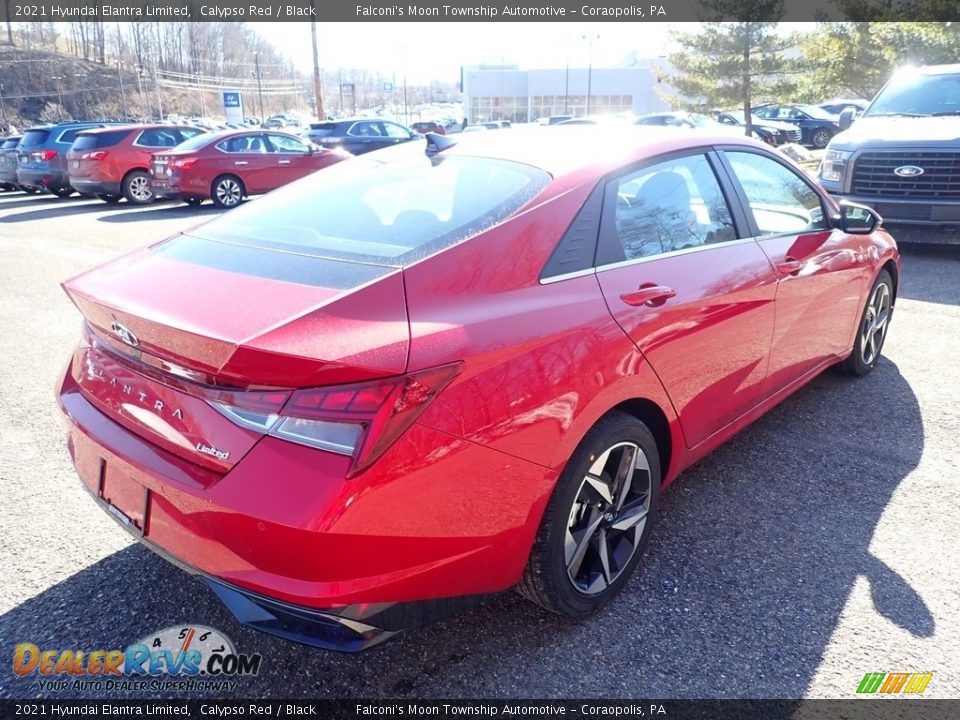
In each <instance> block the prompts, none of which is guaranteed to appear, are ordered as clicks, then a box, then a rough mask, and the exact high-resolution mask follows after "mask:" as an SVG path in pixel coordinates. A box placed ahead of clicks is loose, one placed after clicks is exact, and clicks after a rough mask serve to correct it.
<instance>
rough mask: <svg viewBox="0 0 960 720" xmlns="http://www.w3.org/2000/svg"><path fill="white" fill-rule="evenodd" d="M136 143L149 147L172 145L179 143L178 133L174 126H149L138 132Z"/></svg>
mask: <svg viewBox="0 0 960 720" xmlns="http://www.w3.org/2000/svg"><path fill="white" fill-rule="evenodd" d="M136 144H137V145H142V146H143V147H151V148H165V147H173V146H174V145H179V144H180V135H179V133H177V131H176V130H175V129H174V128H151V129H149V130H144V131H143V132H142V133H140V137H138V138H137V140H136Z"/></svg>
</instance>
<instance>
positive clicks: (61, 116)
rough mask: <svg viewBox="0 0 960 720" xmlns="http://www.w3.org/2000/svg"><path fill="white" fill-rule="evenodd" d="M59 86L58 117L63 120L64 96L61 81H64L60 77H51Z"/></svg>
mask: <svg viewBox="0 0 960 720" xmlns="http://www.w3.org/2000/svg"><path fill="white" fill-rule="evenodd" d="M50 79H51V80H53V81H54V82H55V83H56V84H57V117H58V118H59V119H60V120H63V96H62V95H61V94H60V81H61V80H63V77H62V76H60V75H53V76H51V77H50Z"/></svg>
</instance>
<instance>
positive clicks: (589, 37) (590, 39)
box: [581, 32, 600, 116]
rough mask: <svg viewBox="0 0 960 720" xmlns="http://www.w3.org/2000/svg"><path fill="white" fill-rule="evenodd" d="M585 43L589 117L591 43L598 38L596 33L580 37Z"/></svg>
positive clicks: (588, 112)
mask: <svg viewBox="0 0 960 720" xmlns="http://www.w3.org/2000/svg"><path fill="white" fill-rule="evenodd" d="M581 37H582V38H583V39H584V40H586V41H587V115H588V116H589V115H590V96H591V94H592V85H593V41H594V40H596V39H598V38H599V37H600V36H599V35H598V34H596V33H592V32H591V33H586V34H584V35H582V36H581Z"/></svg>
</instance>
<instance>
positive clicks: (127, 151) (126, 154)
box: [67, 125, 204, 205]
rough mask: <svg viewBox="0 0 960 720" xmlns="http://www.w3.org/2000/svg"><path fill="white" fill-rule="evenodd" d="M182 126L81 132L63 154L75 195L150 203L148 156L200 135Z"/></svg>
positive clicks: (111, 200)
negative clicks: (65, 153)
mask: <svg viewBox="0 0 960 720" xmlns="http://www.w3.org/2000/svg"><path fill="white" fill-rule="evenodd" d="M203 132H204V131H203V130H201V129H200V128H195V127H188V126H184V125H126V126H122V127H116V126H114V127H108V128H98V129H96V130H84V131H83V132H81V133H79V134H78V135H77V139H76V140H74V141H73V145H72V146H71V148H70V151H69V152H68V153H67V175H68V177H69V179H70V185H71V186H72V187H73V188H74V189H75V190H77V191H78V192H81V193H84V194H86V195H96V196H97V197H98V198H100V199H101V200H104V201H106V202H108V203H116V202H120V199H121V198H126V199H127V202H129V203H132V204H134V205H143V204H145V203H149V202H153V199H154V197H153V193H152V192H151V190H150V184H149V176H148V173H149V169H150V156H151V155H152V154H153V153H154V152H155V151H156V150H158V149H159V148H172V147H174V146H176V145H179V144H180V143H182V142H183V141H185V140H189V139H190V138H193V137H196V136H198V135H202V134H203Z"/></svg>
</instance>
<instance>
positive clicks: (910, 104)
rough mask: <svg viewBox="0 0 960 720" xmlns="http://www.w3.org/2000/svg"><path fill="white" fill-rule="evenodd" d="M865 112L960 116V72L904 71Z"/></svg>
mask: <svg viewBox="0 0 960 720" xmlns="http://www.w3.org/2000/svg"><path fill="white" fill-rule="evenodd" d="M864 115H960V75H917V74H913V73H904V74H900V75H898V76H896V77H894V78H893V80H891V81H890V82H889V84H888V85H887V86H886V87H885V88H883V90H881V91H880V94H879V95H877V97H876V99H875V100H874V101H873V103H872V104H871V105H870V107H869V108H867V111H866V113H864Z"/></svg>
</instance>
